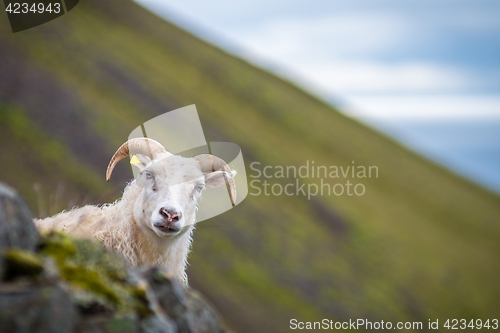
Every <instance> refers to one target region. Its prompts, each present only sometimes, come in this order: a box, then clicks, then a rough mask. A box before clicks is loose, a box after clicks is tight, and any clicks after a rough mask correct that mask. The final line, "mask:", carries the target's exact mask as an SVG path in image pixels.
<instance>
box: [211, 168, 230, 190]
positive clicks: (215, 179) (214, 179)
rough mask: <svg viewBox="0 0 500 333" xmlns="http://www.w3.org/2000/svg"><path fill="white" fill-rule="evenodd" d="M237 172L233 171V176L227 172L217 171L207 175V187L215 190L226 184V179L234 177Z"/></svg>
mask: <svg viewBox="0 0 500 333" xmlns="http://www.w3.org/2000/svg"><path fill="white" fill-rule="evenodd" d="M235 173H236V172H234V171H233V174H229V173H227V172H225V171H215V172H211V173H207V174H206V175H205V186H206V187H210V188H214V187H219V186H222V185H224V184H225V183H226V179H229V178H230V177H233V175H234V174H235Z"/></svg>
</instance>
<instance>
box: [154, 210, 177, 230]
mask: <svg viewBox="0 0 500 333" xmlns="http://www.w3.org/2000/svg"><path fill="white" fill-rule="evenodd" d="M159 213H160V215H161V216H162V218H163V219H162V220H161V221H158V222H156V223H155V224H154V226H155V227H156V228H158V229H159V230H160V231H162V232H165V233H174V232H178V231H179V230H181V226H180V223H179V220H180V219H181V217H182V213H180V212H177V211H176V210H174V209H171V208H166V207H162V208H161V209H160V212H159Z"/></svg>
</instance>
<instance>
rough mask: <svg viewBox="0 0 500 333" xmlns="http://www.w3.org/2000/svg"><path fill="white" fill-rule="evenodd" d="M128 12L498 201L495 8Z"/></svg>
mask: <svg viewBox="0 0 500 333" xmlns="http://www.w3.org/2000/svg"><path fill="white" fill-rule="evenodd" d="M137 2H138V3H140V4H142V5H144V6H145V7H147V8H150V9H151V10H152V11H153V12H155V13H157V14H158V15H160V16H162V17H165V18H166V19H168V20H171V21H173V22H175V23H176V24H178V25H180V26H182V27H183V28H185V29H187V30H189V31H191V32H193V33H194V34H196V35H198V36H200V37H201V38H204V39H206V40H209V41H210V42H212V43H214V44H216V45H219V46H221V47H222V48H224V49H226V50H229V51H231V52H232V53H234V54H237V55H239V56H241V57H243V58H245V59H249V60H250V61H251V62H253V63H255V64H257V65H259V66H261V67H264V68H266V69H268V70H270V71H272V72H274V73H276V74H278V75H281V76H284V77H287V78H289V79H290V80H292V81H293V82H295V83H296V84H298V85H300V86H301V87H304V88H305V89H307V90H308V91H311V92H314V93H315V94H316V95H318V96H320V97H321V98H323V99H324V100H326V101H327V102H329V103H332V104H333V105H335V106H338V107H339V109H340V110H341V111H342V112H345V113H347V114H349V115H352V116H354V117H355V118H357V119H360V120H361V121H363V122H366V123H368V124H370V125H372V126H375V127H377V128H378V129H380V130H382V131H383V132H385V133H386V134H389V135H391V136H393V137H395V138H396V139H398V140H400V141H401V142H403V143H405V144H406V145H408V146H410V147H411V148H413V149H415V150H417V151H418V152H420V153H422V154H424V155H426V156H427V157H429V158H432V159H434V160H436V161H438V162H440V163H442V164H444V165H446V166H447V167H449V168H451V169H453V170H454V171H456V172H458V173H460V174H462V175H465V176H467V177H469V178H472V179H473V180H475V181H477V182H480V183H481V184H482V185H484V186H487V187H489V188H490V189H493V190H495V191H497V192H499V191H500V172H499V170H500V61H499V59H500V39H499V38H498V37H499V36H500V20H498V17H499V16H500V4H499V3H498V2H497V1H491V0H488V1H479V2H476V1H457V2H453V3H451V2H450V1H447V0H439V1H405V2H401V1H395V0H384V1H377V2H373V1H369V0H354V1H350V0H343V1H342V0H337V1H328V2H325V1H320V0H316V1H286V2H283V1H252V2H247V3H238V2H234V1H229V0H218V1H215V2H205V1H200V0H189V1H182V2H178V1H164V0H137Z"/></svg>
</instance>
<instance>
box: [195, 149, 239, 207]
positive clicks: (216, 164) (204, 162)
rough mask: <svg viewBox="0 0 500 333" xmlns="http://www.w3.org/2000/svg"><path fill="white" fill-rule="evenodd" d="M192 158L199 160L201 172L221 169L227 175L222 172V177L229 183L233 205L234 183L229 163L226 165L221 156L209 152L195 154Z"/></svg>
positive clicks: (234, 198) (234, 196)
mask: <svg viewBox="0 0 500 333" xmlns="http://www.w3.org/2000/svg"><path fill="white" fill-rule="evenodd" d="M194 159H195V160H197V161H198V162H200V165H201V171H203V172H214V171H216V170H221V169H223V170H224V171H225V172H226V173H227V174H228V175H229V178H226V175H225V174H224V178H225V179H226V182H227V184H228V185H229V192H230V194H231V203H232V204H233V206H234V205H235V204H236V184H235V183H234V178H233V173H232V171H231V168H230V167H229V165H227V163H226V162H224V160H223V159H222V158H220V157H217V156H214V155H210V154H202V155H198V156H195V157H194Z"/></svg>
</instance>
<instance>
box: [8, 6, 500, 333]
mask: <svg viewBox="0 0 500 333" xmlns="http://www.w3.org/2000/svg"><path fill="white" fill-rule="evenodd" d="M0 64H1V65H0V142H1V146H0V147H1V148H0V160H1V161H2V162H1V167H0V180H3V181H5V182H7V183H8V184H10V185H12V186H14V187H16V188H17V189H18V190H19V191H20V193H21V194H22V195H23V196H24V197H26V198H27V200H28V202H29V204H30V206H31V208H32V210H33V211H34V212H38V214H39V215H42V216H43V215H46V214H47V213H50V214H53V213H55V212H57V211H60V210H62V209H64V208H66V207H67V206H68V205H69V206H73V205H75V204H76V205H81V204H85V203H89V202H92V203H100V202H108V201H110V200H113V199H114V198H117V197H118V196H119V194H120V191H121V190H122V189H123V187H124V184H125V182H126V181H127V180H128V179H129V178H130V177H131V172H130V171H129V170H130V168H129V166H128V165H127V163H121V164H119V165H118V166H117V168H116V171H115V174H113V177H114V178H113V179H112V182H111V183H109V184H107V183H106V182H105V180H104V172H105V169H106V166H107V163H108V161H109V158H110V157H111V155H112V154H113V152H114V151H115V149H116V148H117V147H118V146H119V145H120V144H121V143H123V142H124V141H125V140H126V139H127V137H128V134H129V133H130V132H131V131H132V130H133V129H134V128H135V127H137V126H138V125H139V124H141V123H143V122H145V121H147V120H149V119H151V118H153V117H155V116H157V115H160V114H162V113H164V112H167V111H170V110H173V109H176V108H179V107H182V106H186V105H191V104H196V107H197V109H198V112H199V114H200V117H201V120H202V125H203V128H204V131H205V135H206V137H207V141H228V142H234V143H236V144H238V145H239V146H240V147H241V148H242V152H243V155H244V158H245V162H246V167H247V173H248V175H256V173H255V172H253V171H252V170H251V169H250V164H251V163H252V162H260V163H261V165H260V167H259V169H261V170H262V168H263V167H264V166H268V165H269V166H297V167H300V166H302V165H305V164H306V163H307V161H309V163H312V161H314V164H315V165H316V166H344V167H347V166H352V165H356V166H376V167H377V168H378V178H375V177H372V178H363V179H361V180H360V179H358V178H356V177H349V178H348V179H349V180H351V182H353V183H355V184H356V183H359V182H362V183H363V184H364V185H365V188H366V192H365V194H364V195H362V196H357V195H353V196H349V195H341V196H336V195H323V196H314V197H312V198H311V200H308V198H307V197H304V196H302V195H299V196H286V195H280V196H265V195H260V196H253V195H249V196H248V197H247V199H246V200H245V201H244V202H243V203H241V204H240V205H239V206H237V207H236V208H235V209H232V210H230V211H229V212H227V213H225V214H223V215H220V216H217V217H215V218H213V219H211V220H209V221H206V222H203V223H200V224H199V226H198V228H197V231H196V232H195V241H194V247H193V252H192V253H191V257H190V268H189V273H188V274H189V276H190V279H191V284H192V285H193V286H194V287H195V288H196V289H198V290H201V291H202V292H203V293H204V294H205V295H206V296H207V297H208V298H209V299H210V300H211V301H212V302H213V303H214V305H215V306H216V307H217V308H218V310H219V312H220V313H221V314H222V316H223V317H224V319H225V321H226V322H227V323H228V325H229V326H230V327H231V328H232V329H234V331H236V332H285V331H289V329H288V327H289V321H290V319H292V318H296V319H298V320H299V321H311V320H321V319H322V318H330V319H332V320H348V319H349V318H351V319H357V318H366V319H370V320H373V321H380V320H384V321H406V320H409V321H422V322H424V323H427V320H428V319H433V320H434V319H437V318H439V319H440V320H446V319H448V318H470V319H472V318H474V319H476V318H483V319H487V318H493V317H494V316H496V315H498V313H499V312H500V304H499V302H498V298H499V296H500V285H499V284H498V281H499V280H500V268H499V266H498V262H499V259H500V243H499V242H498V239H499V236H500V224H499V221H500V197H498V196H497V195H495V194H493V193H491V192H488V191H487V190H485V189H483V188H481V187H479V186H477V185H475V184H473V183H471V182H469V181H467V180H465V179H463V178H460V177H458V176H456V175H455V174H453V173H451V172H450V171H448V170H445V169H444V168H442V167H440V166H438V165H435V164H433V163H431V162H429V161H428V160H426V159H424V158H423V157H421V156H418V155H417V154H415V153H413V152H411V151H409V150H407V149H406V148H404V147H403V146H401V145H399V144H398V143H396V142H394V141H392V140H390V139H388V138H387V137H385V136H383V135H381V134H380V133H378V132H376V131H374V130H372V129H370V128H367V127H366V126H364V125H362V124H360V123H358V122H356V121H355V120H352V119H350V118H348V117H346V116H345V115H343V114H341V113H340V112H338V111H337V110H335V109H334V108H332V107H331V106H329V105H328V104H326V103H324V102H323V101H321V100H319V99H317V98H316V97H314V96H312V95H310V94H308V93H307V92H304V91H302V90H301V89H299V88H297V87H295V86H294V85H292V84H291V83H289V82H287V81H285V80H283V79H281V78H278V77H276V76H274V75H272V74H270V73H267V72H265V71H263V70H261V69H259V68H256V67H255V66H252V65H251V64H249V63H247V62H245V61H244V60H242V59H238V58H236V57H234V56H232V55H230V54H228V53H226V52H224V51H223V50H220V49H218V48H216V47H213V46H211V45H209V44H207V43H205V42H204V41H201V40H199V39H197V38H196V37H194V36H192V35H190V34H189V33H187V32H185V31H183V30H181V29H179V28H178V27H176V26H174V25H172V24H170V23H169V22H165V21H164V20H162V19H160V18H158V17H156V16H154V15H153V14H151V13H149V12H148V11H146V10H145V9H143V8H141V7H139V6H138V5H136V4H135V3H133V2H131V1H128V0H126V1H125V0H122V1H118V0H106V1H104V0H102V1H97V0H86V1H81V2H80V4H79V5H78V6H77V7H76V8H75V9H74V10H72V11H71V12H70V13H68V14H66V15H64V16H63V17H61V18H59V19H56V20H54V21H52V22H50V23H48V24H45V25H42V26H40V27H37V28H34V29H31V30H28V31H24V32H20V33H17V34H0ZM353 161H354V164H353ZM252 179H253V178H249V181H250V180H252ZM260 179H261V180H262V181H263V180H266V179H265V178H263V177H261V178H260ZM268 181H269V182H270V183H272V184H274V183H280V184H287V183H290V182H293V183H295V181H296V179H284V178H278V179H268ZM325 181H326V182H329V183H330V184H332V185H333V184H335V183H336V182H337V181H338V180H337V179H325ZM340 181H342V182H344V183H345V180H342V179H341V180H340ZM299 182H300V183H301V184H306V186H307V184H320V179H318V178H307V179H299ZM35 184H37V186H35V187H36V188H38V189H39V192H40V195H39V197H40V198H41V200H40V199H37V194H36V191H35V190H34V185H35ZM47 207H48V208H47Z"/></svg>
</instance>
